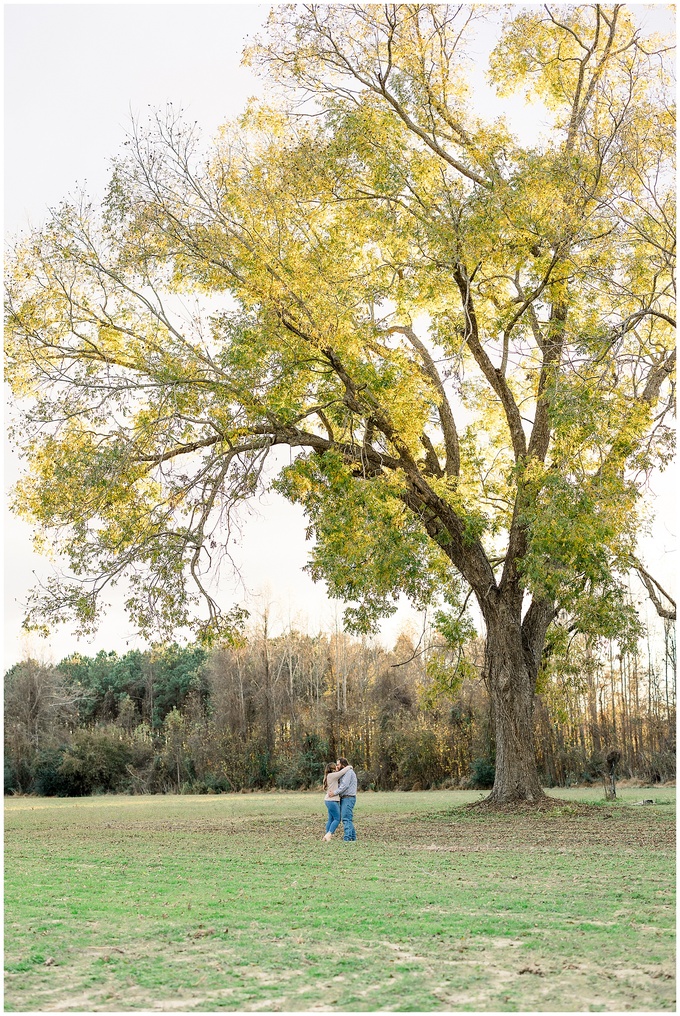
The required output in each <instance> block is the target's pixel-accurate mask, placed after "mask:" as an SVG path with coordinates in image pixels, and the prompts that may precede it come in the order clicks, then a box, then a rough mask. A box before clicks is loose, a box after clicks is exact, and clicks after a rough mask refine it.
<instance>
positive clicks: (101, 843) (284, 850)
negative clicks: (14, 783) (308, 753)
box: [5, 788, 675, 1012]
mask: <svg viewBox="0 0 680 1016" xmlns="http://www.w3.org/2000/svg"><path fill="white" fill-rule="evenodd" d="M558 793H559V797H561V798H563V799H568V800H569V801H570V802H575V804H574V806H572V807H566V808H565V807H564V806H562V805H558V804H557V803H556V807H555V809H552V810H551V811H550V812H548V813H546V814H528V815H527V814H524V815H505V814H502V815H499V814H489V813H484V812H479V811H474V812H469V811H464V810H461V808H460V805H462V804H464V803H466V802H468V801H471V800H475V799H477V798H479V797H480V796H481V795H480V794H479V793H475V792H458V791H437V792H429V793H428V792H424V793H393V794H363V795H361V796H360V798H359V802H358V805H357V809H356V812H355V818H356V824H357V830H358V835H359V839H358V841H357V842H356V843H349V844H346V843H343V842H342V841H340V840H334V841H333V842H332V843H331V844H324V843H321V842H320V838H321V835H322V832H323V822H324V812H325V809H323V804H322V800H321V795H320V794H292V793H290V794H283V793H272V794H251V795H229V796H226V795H225V796H219V797H132V798H126V797H113V796H112V797H95V798H85V799H80V800H59V799H45V798H14V799H9V800H7V801H6V804H5V894H6V895H5V901H6V902H5V906H6V909H5V940H6V941H5V961H6V971H7V973H6V983H5V1009H6V1010H8V1011H12V1010H15V1011H16V1010H19V1011H40V1010H46V1009H51V1010H55V1009H59V1010H62V1011H63V1010H65V1011H72V1012H73V1011H109V1012H112V1011H113V1012H116V1011H123V1010H135V1009H157V1010H160V1011H165V1012H169V1011H172V1010H173V1009H176V1010H181V1011H203V1012H206V1011H208V1012H216V1011H221V1010H260V1011H263V1010H284V1011H296V1010H313V1009H316V1010H324V1009H326V1010H340V1011H345V1012H347V1011H349V1012H352V1011H370V1010H378V1009H383V1010H393V1011H409V1010H410V1011H413V1010H416V1011H433V1010H449V1011H451V1010H453V1011H573V1010H589V1011H604V1010H618V1011H620V1010H625V1009H633V1010H643V1009H644V1010H672V1009H673V1008H674V1001H673V989H674V961H673V946H674V926H675V922H674V872H675V865H674V854H673V847H674V831H675V815H674V811H675V809H674V803H675V790H674V789H670V788H667V789H659V790H656V789H654V790H650V789H644V790H625V791H623V792H622V799H621V800H620V801H619V802H616V803H614V804H605V803H604V802H600V804H599V806H598V807H593V808H591V809H587V810H586V809H582V808H580V807H578V806H577V805H578V802H583V801H593V802H595V801H597V799H598V797H600V798H601V793H602V792H601V790H600V789H599V788H595V789H593V790H590V791H583V790H569V791H559V792H557V791H555V795H557V794H558ZM643 797H652V798H654V800H655V802H656V803H655V805H654V806H653V807H631V806H630V805H631V804H632V803H633V802H634V801H637V800H641V799H642V798H643Z"/></svg>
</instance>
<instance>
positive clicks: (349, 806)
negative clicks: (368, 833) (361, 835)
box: [340, 797, 357, 840]
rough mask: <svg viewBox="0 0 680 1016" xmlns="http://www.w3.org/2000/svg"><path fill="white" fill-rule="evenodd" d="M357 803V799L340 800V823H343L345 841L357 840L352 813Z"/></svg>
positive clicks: (342, 798) (346, 798) (344, 798)
mask: <svg viewBox="0 0 680 1016" xmlns="http://www.w3.org/2000/svg"><path fill="white" fill-rule="evenodd" d="M356 803H357V799H356V797H341V798H340V821H341V822H342V827H343V829H344V830H345V832H344V835H343V837H342V838H343V840H355V839H356V838H357V832H356V829H355V828H354V822H353V821H352V813H353V811H354V805H355V804H356Z"/></svg>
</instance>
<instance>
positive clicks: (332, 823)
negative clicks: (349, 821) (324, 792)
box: [326, 801, 340, 833]
mask: <svg viewBox="0 0 680 1016" xmlns="http://www.w3.org/2000/svg"><path fill="white" fill-rule="evenodd" d="M326 807H327V808H328V822H326V832H327V833H334V832H335V830H336V829H337V828H338V826H339V825H340V802H339V801H326Z"/></svg>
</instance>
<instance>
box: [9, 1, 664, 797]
mask: <svg viewBox="0 0 680 1016" xmlns="http://www.w3.org/2000/svg"><path fill="white" fill-rule="evenodd" d="M501 14H504V16H505V20H504V22H503V24H502V25H501V24H500V20H501V17H500V16H501ZM480 31H481V32H482V33H487V34H488V33H489V32H492V31H496V32H497V37H498V41H497V45H496V47H495V49H494V50H493V52H492V53H491V57H490V74H491V79H492V80H493V82H495V84H496V86H497V89H498V91H499V94H501V95H503V94H507V93H510V92H513V91H515V90H517V89H524V90H525V91H526V92H527V94H528V95H529V96H533V97H534V99H535V100H536V101H540V102H541V103H542V104H543V105H542V107H537V106H535V105H533V106H532V105H527V116H528V117H533V116H536V115H538V114H537V112H536V110H537V109H538V108H541V109H542V110H543V112H542V114H541V115H543V116H544V117H545V121H546V122H545V125H544V129H543V135H542V140H541V141H540V142H539V141H536V142H534V143H532V144H531V146H527V145H523V144H522V143H521V141H520V140H518V139H517V138H515V137H513V135H512V133H511V131H510V129H509V127H508V125H507V124H506V123H505V122H504V120H503V119H502V118H496V119H491V118H490V117H487V119H486V120H485V118H484V116H483V115H482V112H483V111H482V110H481V109H479V108H475V101H474V99H475V97H474V94H471V93H470V90H469V88H468V86H467V85H466V68H467V67H468V66H469V61H470V60H471V56H470V52H471V51H470V48H469V47H470V46H471V44H472V43H473V42H474V39H475V32H480ZM665 52H666V47H665V45H664V43H663V42H661V41H660V40H657V39H653V38H645V37H644V36H643V33H642V32H641V31H640V30H639V29H638V28H637V27H636V25H635V23H634V21H633V18H632V15H631V13H630V12H629V11H627V10H626V9H625V8H624V7H623V6H621V5H618V4H617V5H609V4H597V5H585V6H577V7H567V6H564V5H562V4H556V5H554V6H551V5H547V6H545V7H542V8H537V7H528V8H521V7H509V8H506V9H504V10H503V9H502V8H501V9H499V8H498V7H493V8H486V9H485V8H483V7H481V8H480V7H479V5H475V6H474V7H465V6H447V5H442V4H433V5H430V4H418V5H385V6H374V5H365V6H364V5H329V6H316V5H290V6H277V7H275V8H273V9H272V13H271V14H270V17H269V25H268V29H267V32H266V35H265V37H264V39H263V40H261V41H260V42H258V43H257V44H256V45H255V46H254V47H253V49H252V51H251V53H250V54H249V58H250V59H251V60H252V61H253V62H254V63H256V64H257V65H259V66H260V67H261V68H262V69H263V72H264V73H266V74H269V75H271V76H272V77H273V78H274V79H275V80H276V81H277V82H279V83H280V87H279V91H278V92H277V93H276V96H277V97H276V101H275V102H274V103H273V104H272V105H270V106H269V107H267V106H264V105H257V104H251V106H250V107H249V108H248V110H247V112H246V113H245V114H244V116H243V118H242V120H241V121H240V122H239V123H238V124H237V125H231V126H227V127H225V128H224V130H223V131H222V132H221V134H220V136H219V137H218V139H217V140H216V142H215V144H214V146H213V147H212V148H211V149H210V151H209V152H208V153H207V154H205V153H204V152H202V151H201V149H200V145H199V143H198V139H197V137H196V136H195V132H194V130H193V128H189V127H187V126H186V125H184V124H183V123H182V122H181V119H180V118H178V117H174V116H173V115H172V114H170V115H164V116H160V115H159V116H157V117H156V118H155V120H154V121H153V122H152V124H151V126H149V127H146V128H144V129H143V128H142V127H141V126H139V125H135V126H134V127H133V129H132V131H131V135H130V138H129V141H128V147H127V152H126V153H125V154H124V155H123V157H121V158H120V159H119V160H118V162H117V164H116V166H115V170H114V173H113V175H112V179H111V183H110V187H109V190H108V194H107V197H106V200H105V201H104V203H103V205H102V206H101V207H99V208H98V207H95V206H93V205H91V204H89V203H88V202H87V201H86V200H85V199H84V198H83V199H82V200H80V201H75V202H74V201H71V202H69V203H66V204H64V205H63V206H62V207H60V208H59V209H58V210H57V211H56V212H55V213H54V214H53V217H52V220H51V222H50V223H49V224H48V225H47V226H46V227H45V228H44V229H42V230H41V231H40V232H38V233H36V234H35V235H33V236H31V237H30V238H29V239H28V240H27V241H26V242H24V243H22V244H21V245H20V246H19V248H18V249H17V251H16V255H15V257H14V258H13V260H12V262H11V264H10V276H11V277H10V281H9V285H8V294H9V295H8V328H7V334H8V345H9V350H8V374H9V375H10V378H11V381H12V384H13V385H14V389H15V392H16V394H17V396H18V397H19V398H20V400H21V402H22V406H23V409H24V414H23V416H22V420H21V423H20V426H19V428H18V430H17V437H18V440H19V441H20V443H21V445H22V447H23V449H24V451H25V454H26V457H27V459H28V463H29V466H30V471H29V472H28V473H27V475H26V477H25V478H24V479H22V480H21V482H20V483H19V485H18V489H17V494H16V501H17V505H18V508H19V510H21V511H22V512H23V513H25V514H26V515H27V516H28V517H29V518H30V519H31V520H32V521H33V522H34V523H36V524H37V525H38V526H39V527H40V528H41V531H43V532H44V533H47V534H48V537H49V539H50V541H52V542H53V543H55V544H56V546H57V547H58V549H59V550H60V551H61V552H62V553H65V554H66V556H67V558H68V561H69V565H70V569H71V580H70V581H68V582H54V583H52V584H50V585H49V586H48V588H47V589H43V590H42V591H41V592H39V593H38V594H36V598H35V600H34V602H33V604H32V607H31V612H30V615H29V620H31V621H35V620H36V619H37V617H38V616H39V615H41V616H42V617H43V619H45V620H46V621H47V623H49V622H50V620H53V619H55V618H59V619H62V618H63V617H65V616H67V615H68V614H69V612H70V613H72V614H74V615H75V616H76V617H77V618H78V619H79V620H80V622H81V623H84V624H88V623H90V622H94V621H95V620H96V615H97V611H98V605H99V602H100V599H101V594H102V591H103V590H104V589H105V587H106V585H107V584H109V583H114V582H116V581H118V580H120V579H123V578H125V579H126V582H127V588H128V590H129V598H128V601H127V602H128V607H129V609H130V611H131V613H132V614H133V616H134V617H135V618H136V619H137V621H138V623H139V625H140V626H141V629H142V630H145V631H151V630H153V629H154V628H155V626H157V625H158V624H159V623H160V624H163V625H165V628H166V629H167V630H170V631H172V630H173V629H174V628H176V627H178V626H181V625H186V624H188V623H190V622H191V621H192V618H194V617H196V618H198V622H197V623H198V624H199V627H200V628H201V630H202V631H203V633H204V634H213V635H215V634H218V635H219V633H220V632H221V631H223V630H224V622H225V618H224V617H222V615H221V614H220V611H219V607H218V604H217V603H216V602H215V600H214V599H213V596H212V595H211V593H210V588H211V587H210V586H209V582H208V581H207V579H206V575H207V573H208V571H209V570H210V569H211V568H212V567H214V566H215V564H216V560H217V557H218V556H219V553H220V550H221V549H223V548H224V546H225V545H226V543H227V533H228V528H229V515H230V511H231V509H232V508H233V507H234V505H237V504H239V503H240V502H241V501H243V500H244V499H246V498H250V497H252V496H253V495H254V494H255V493H256V492H257V491H258V490H259V489H261V487H262V485H263V484H266V483H268V482H271V477H272V469H271V467H272V466H273V467H275V468H276V469H277V470H278V475H277V478H276V480H275V484H276V486H277V487H278V489H279V490H281V491H283V493H284V494H285V495H286V496H287V497H289V498H291V499H292V500H294V501H297V502H299V503H300V504H301V505H302V506H303V507H304V510H305V512H306V515H307V518H308V520H309V531H310V534H313V536H314V544H313V549H312V551H311V562H310V569H311V572H312V574H313V575H314V576H315V577H318V578H322V577H323V578H324V579H325V580H326V581H327V583H328V585H329V588H330V591H331V592H332V594H334V595H336V596H339V597H342V598H344V599H345V600H346V601H348V603H349V604H350V605H349V607H348V609H347V612H346V623H347V625H348V627H350V628H353V629H354V630H360V631H368V630H371V629H372V628H374V627H375V626H376V624H377V623H378V621H379V619H380V618H381V617H382V616H385V615H386V614H388V613H389V612H390V611H391V610H392V609H394V602H395V598H396V597H397V596H398V595H399V594H400V593H404V594H406V595H407V596H408V597H410V599H411V600H412V601H413V602H414V603H415V604H417V605H419V606H423V605H425V604H436V606H437V618H438V624H439V627H440V628H441V630H442V632H443V633H444V634H445V635H446V637H447V638H448V639H449V641H450V642H452V643H455V642H456V641H457V640H461V639H462V638H464V637H465V635H466V634H467V633H468V632H469V629H470V625H469V623H467V622H466V616H465V604H466V602H467V598H468V597H469V595H474V597H475V598H476V600H477V603H478V604H479V610H480V612H481V616H482V618H483V622H484V627H485V636H486V659H485V677H486V680H487V682H488V687H489V689H490V694H491V700H492V704H493V710H494V716H495V724H496V783H495V786H494V790H493V795H492V797H493V800H494V801H496V802H501V803H502V802H508V801H517V800H528V801H537V800H539V799H540V798H541V797H542V791H541V788H540V786H539V782H538V777H537V771H536V765H535V760H534V754H533V744H532V708H533V699H534V692H535V686H536V681H537V677H538V674H539V669H540V666H541V659H542V654H543V653H544V650H545V647H546V640H547V639H549V637H550V631H551V629H552V628H554V627H555V626H556V625H558V624H560V623H562V624H563V625H567V626H568V627H569V628H571V629H573V630H575V631H576V630H578V631H582V632H587V633H590V634H593V635H597V634H605V635H608V636H609V637H618V638H621V639H624V638H626V637H629V636H630V635H631V633H632V634H634V631H635V619H634V618H633V617H632V616H631V612H630V611H629V610H627V609H626V605H625V596H624V591H625V581H624V580H625V576H626V574H627V573H628V571H629V570H630V569H631V567H633V566H635V565H636V563H638V562H637V561H636V558H635V541H636V535H637V532H638V528H639V518H638V514H639V511H638V508H639V500H640V494H641V491H642V488H643V485H644V481H645V478H646V477H647V476H648V474H649V471H650V470H651V469H652V467H653V466H654V465H657V464H659V463H661V464H663V463H664V462H666V461H667V460H668V458H669V456H670V445H671V434H672V430H671V427H670V423H669V415H670V410H671V407H672V402H673V394H674V389H673V381H672V375H673V369H674V365H675V352H674V345H673V338H672V326H673V303H672V301H673V292H674V275H673V256H674V240H673V208H674V205H673V190H672V186H673V176H672V167H671V160H672V156H673V148H674V126H673V114H672V109H671V90H670V85H669V81H668V72H667V70H666V68H665V66H664V54H665ZM189 297H191V299H192V303H191V305H190V304H189ZM277 446H283V447H285V448H287V449H290V451H289V452H288V453H287V454H286V456H285V458H284V457H283V456H279V455H277V453H276V451H275V449H276V448H277ZM266 463H269V464H268V465H267V466H266V468H265V464H266ZM650 581H651V580H650ZM201 599H202V600H203V601H204V602H205V603H206V604H207V608H206V610H204V611H203V612H201V610H200V608H199V607H198V601H199V600H201ZM226 620H227V621H228V620H229V615H227V617H226ZM232 620H233V619H232Z"/></svg>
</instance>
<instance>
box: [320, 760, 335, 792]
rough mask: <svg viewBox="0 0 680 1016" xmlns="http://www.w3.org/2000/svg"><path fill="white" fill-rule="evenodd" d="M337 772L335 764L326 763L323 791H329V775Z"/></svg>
mask: <svg viewBox="0 0 680 1016" xmlns="http://www.w3.org/2000/svg"><path fill="white" fill-rule="evenodd" d="M334 772H335V762H326V768H325V769H324V771H323V789H324V790H328V774H329V773H334Z"/></svg>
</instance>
